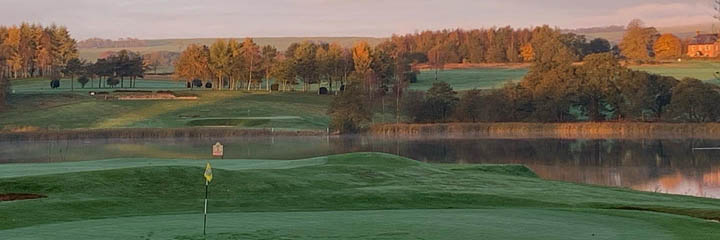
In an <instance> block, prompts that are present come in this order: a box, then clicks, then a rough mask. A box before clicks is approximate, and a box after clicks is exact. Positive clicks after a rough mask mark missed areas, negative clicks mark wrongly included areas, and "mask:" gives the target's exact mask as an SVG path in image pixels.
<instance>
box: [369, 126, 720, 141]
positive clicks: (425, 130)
mask: <svg viewBox="0 0 720 240" xmlns="http://www.w3.org/2000/svg"><path fill="white" fill-rule="evenodd" d="M369 131H370V133H371V134H373V135H378V136H432V135H446V136H473V137H490V138H572V139H574V138H586V139H598V138H599V139H604V138H630V139H632V138H661V139H662V138H706V139H718V138H720V124H719V123H641V122H605V123H438V124H381V125H375V126H372V127H371V128H370V130H369Z"/></svg>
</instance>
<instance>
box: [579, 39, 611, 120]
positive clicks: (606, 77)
mask: <svg viewBox="0 0 720 240" xmlns="http://www.w3.org/2000/svg"><path fill="white" fill-rule="evenodd" d="M621 71H623V68H622V67H621V66H620V63H619V62H618V61H617V60H616V59H615V58H614V57H613V56H612V54H610V53H599V54H592V55H588V56H587V57H586V58H585V63H584V64H583V65H582V66H581V67H580V68H579V69H578V73H577V75H578V77H577V78H576V79H577V80H578V81H576V82H575V85H574V86H573V87H574V89H573V91H574V92H575V93H576V94H577V104H578V105H579V106H581V108H582V110H584V112H585V113H586V115H587V117H588V118H589V120H590V121H603V120H606V118H607V116H606V114H604V113H605V112H611V111H613V110H615V109H617V108H618V105H619V104H620V103H621V102H622V101H623V100H622V99H619V98H618V97H619V96H620V92H619V87H618V85H619V84H618V81H619V78H620V73H621Z"/></svg>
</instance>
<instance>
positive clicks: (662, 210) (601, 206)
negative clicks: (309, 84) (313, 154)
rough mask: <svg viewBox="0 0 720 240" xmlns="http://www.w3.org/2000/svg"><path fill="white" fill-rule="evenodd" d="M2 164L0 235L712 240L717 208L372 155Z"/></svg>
mask: <svg viewBox="0 0 720 240" xmlns="http://www.w3.org/2000/svg"><path fill="white" fill-rule="evenodd" d="M210 162H211V164H212V165H213V175H214V178H213V182H212V183H211V184H210V197H209V199H210V200H209V210H208V212H209V214H208V222H207V223H208V227H207V236H203V234H202V226H203V215H202V210H203V199H204V193H205V192H204V181H203V178H202V174H203V167H204V166H205V161H202V160H187V159H109V160H99V161H85V162H69V163H48V164H5V165H0V194H7V193H32V194H40V195H44V196H47V197H45V198H39V199H32V200H17V201H2V202H0V239H720V223H718V222H717V221H716V220H718V219H720V200H715V199H706V198H696V197H688V196H676V195H664V194H657V193H647V192H638V191H633V190H629V189H622V188H610V187H600V186H590V185H582V184H574V183H565V182H558V181H548V180H542V179H539V178H537V177H536V176H535V174H534V173H533V172H532V171H530V170H529V169H527V168H525V167H523V166H516V165H458V164H427V163H422V162H417V161H414V160H411V159H407V158H403V157H399V156H394V155H389V154H381V153H352V154H343V155H332V156H327V157H319V158H312V159H303V160H286V161H278V160H240V159H234V160H219V159H217V160H210Z"/></svg>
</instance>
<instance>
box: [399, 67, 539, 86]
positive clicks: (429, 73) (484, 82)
mask: <svg viewBox="0 0 720 240" xmlns="http://www.w3.org/2000/svg"><path fill="white" fill-rule="evenodd" d="M526 73H527V69H523V68H520V69H511V68H480V69H451V70H443V71H439V72H438V81H445V82H447V83H449V84H450V85H451V86H452V87H453V89H454V90H456V91H463V90H471V89H475V88H477V89H491V88H499V87H502V86H503V85H504V84H505V83H507V82H510V81H519V80H522V78H523V76H525V74H526ZM433 82H435V71H434V70H422V71H421V72H420V75H418V81H417V83H413V84H410V89H412V90H422V91H426V90H428V89H429V88H430V87H432V84H433Z"/></svg>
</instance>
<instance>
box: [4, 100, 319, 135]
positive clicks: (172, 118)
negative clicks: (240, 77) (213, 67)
mask: <svg viewBox="0 0 720 240" xmlns="http://www.w3.org/2000/svg"><path fill="white" fill-rule="evenodd" d="M192 93H194V94H197V95H199V99H198V100H143V101H106V100H101V99H95V98H94V97H90V96H88V95H87V94H82V93H68V92H55V93H44V92H39V93H18V94H12V95H11V98H10V103H11V104H12V107H11V108H10V109H9V110H8V111H5V112H3V113H0V129H2V128H4V127H6V126H34V127H38V128H48V127H49V128H59V129H73V128H91V129H93V128H94V129H97V128H127V127H130V128H178V127H192V126H206V125H217V124H215V123H214V122H218V121H221V122H222V120H214V121H213V120H207V119H208V118H214V119H240V118H255V119H254V120H252V121H251V120H245V121H238V120H235V121H229V122H231V123H235V124H234V126H237V127H254V128H290V129H325V128H326V127H327V125H328V121H329V117H328V116H327V114H326V112H327V106H328V104H329V103H330V101H331V100H332V98H331V97H329V96H317V95H312V94H301V93H272V94H268V93H243V92H230V91H222V92H217V91H193V92H192ZM196 120H197V121H196ZM226 121H227V120H226Z"/></svg>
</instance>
